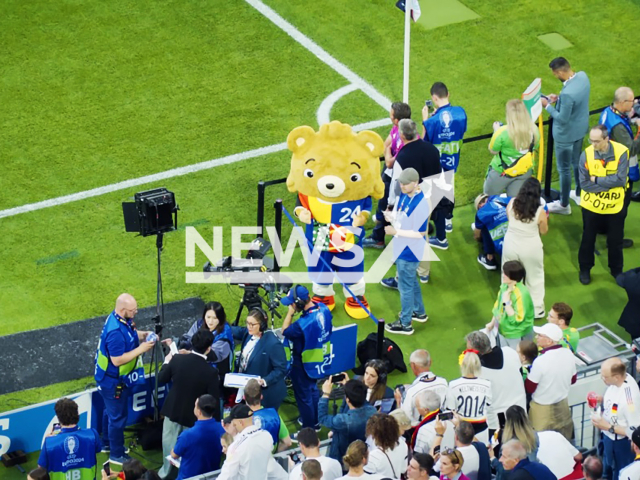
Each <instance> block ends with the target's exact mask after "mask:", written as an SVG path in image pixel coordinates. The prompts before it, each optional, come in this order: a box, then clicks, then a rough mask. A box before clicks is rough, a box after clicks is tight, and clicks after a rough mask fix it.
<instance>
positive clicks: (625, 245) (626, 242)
mask: <svg viewBox="0 0 640 480" xmlns="http://www.w3.org/2000/svg"><path fill="white" fill-rule="evenodd" d="M631 247H633V240H631V239H630V238H625V239H624V240H622V248H631Z"/></svg>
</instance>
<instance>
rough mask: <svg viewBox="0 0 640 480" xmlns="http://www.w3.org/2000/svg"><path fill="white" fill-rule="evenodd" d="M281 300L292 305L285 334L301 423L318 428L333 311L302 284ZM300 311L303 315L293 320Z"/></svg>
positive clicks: (288, 313) (283, 328)
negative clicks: (320, 387) (319, 382)
mask: <svg viewBox="0 0 640 480" xmlns="http://www.w3.org/2000/svg"><path fill="white" fill-rule="evenodd" d="M280 302H281V303H282V305H284V306H285V307H289V310H288V311H287V316H286V317H285V319H284V322H283V323H282V335H283V336H284V337H285V338H286V339H287V340H288V341H289V345H290V348H291V383H292V384H293V394H294V395H295V397H296V403H297V404H298V410H299V411H300V419H301V420H302V427H303V428H305V427H309V428H316V429H317V428H318V400H319V398H320V392H319V391H318V387H317V385H316V380H317V379H318V378H321V377H323V376H324V374H323V371H322V368H323V364H324V361H325V359H326V358H328V357H329V355H331V331H332V330H333V326H332V323H331V320H332V315H331V311H330V310H329V308H328V307H327V306H326V305H325V304H323V303H314V302H313V301H312V300H311V296H310V295H309V290H307V288H306V287H304V286H302V285H295V286H294V287H293V288H292V289H291V290H289V294H288V295H287V296H286V297H284V298H282V299H281V300H280ZM298 313H299V314H301V315H300V318H299V319H298V321H297V322H293V317H294V315H296V314H298Z"/></svg>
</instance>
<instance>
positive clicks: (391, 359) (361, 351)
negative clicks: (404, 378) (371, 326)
mask: <svg viewBox="0 0 640 480" xmlns="http://www.w3.org/2000/svg"><path fill="white" fill-rule="evenodd" d="M377 344H378V334H377V333H370V334H369V335H367V338H365V339H364V340H362V341H361V342H359V343H358V347H357V349H356V355H357V356H358V360H359V361H360V366H359V367H356V368H354V369H353V371H354V373H355V374H356V375H364V369H365V364H366V363H367V362H368V361H369V360H371V359H373V358H377V351H378V349H377ZM382 345H383V347H382V358H381V360H383V361H384V362H385V363H386V364H387V373H391V372H393V371H394V370H396V369H397V370H400V371H401V372H402V373H407V366H406V365H405V363H404V357H403V355H402V350H400V347H399V346H398V344H397V343H396V342H394V341H393V340H389V339H388V338H386V337H385V339H384V341H383V343H382Z"/></svg>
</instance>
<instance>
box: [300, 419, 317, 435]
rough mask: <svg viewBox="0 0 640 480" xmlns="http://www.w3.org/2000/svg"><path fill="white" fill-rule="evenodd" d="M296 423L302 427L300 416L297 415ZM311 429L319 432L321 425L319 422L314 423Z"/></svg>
mask: <svg viewBox="0 0 640 480" xmlns="http://www.w3.org/2000/svg"><path fill="white" fill-rule="evenodd" d="M298 425H300V426H301V427H302V418H300V417H298ZM313 429H314V430H315V431H316V432H319V431H320V430H322V427H321V426H320V424H319V423H316V426H315V427H313Z"/></svg>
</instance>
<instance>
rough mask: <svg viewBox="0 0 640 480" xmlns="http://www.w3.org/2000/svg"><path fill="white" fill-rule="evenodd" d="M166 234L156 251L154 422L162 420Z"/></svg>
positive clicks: (152, 371)
mask: <svg viewBox="0 0 640 480" xmlns="http://www.w3.org/2000/svg"><path fill="white" fill-rule="evenodd" d="M163 240H164V233H162V232H160V233H158V234H156V249H157V251H158V272H157V285H156V315H155V316H154V317H153V321H154V332H155V334H156V335H157V336H158V340H156V343H155V345H154V346H153V350H152V352H151V366H150V368H149V374H153V375H154V386H153V396H152V399H153V421H154V422H155V421H158V420H159V419H160V412H159V408H158V374H159V373H160V369H159V365H161V364H162V363H163V359H162V343H161V339H162V329H163V326H164V297H163V295H162V268H161V266H162V247H163Z"/></svg>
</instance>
